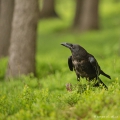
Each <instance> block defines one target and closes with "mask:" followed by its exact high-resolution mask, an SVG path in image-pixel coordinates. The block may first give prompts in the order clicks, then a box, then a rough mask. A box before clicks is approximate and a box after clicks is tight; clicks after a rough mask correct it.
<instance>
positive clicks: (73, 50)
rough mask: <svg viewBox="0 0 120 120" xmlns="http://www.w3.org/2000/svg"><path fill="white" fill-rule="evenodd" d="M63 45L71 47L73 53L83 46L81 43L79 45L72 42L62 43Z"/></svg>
mask: <svg viewBox="0 0 120 120" xmlns="http://www.w3.org/2000/svg"><path fill="white" fill-rule="evenodd" d="M61 45H63V46H65V47H67V48H69V49H70V50H71V52H72V53H74V52H77V51H79V50H80V48H81V47H80V46H79V45H77V44H71V43H62V44H61Z"/></svg>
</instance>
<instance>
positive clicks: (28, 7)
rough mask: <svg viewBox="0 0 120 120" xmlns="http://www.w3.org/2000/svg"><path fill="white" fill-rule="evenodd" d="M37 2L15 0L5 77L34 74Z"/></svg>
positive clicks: (35, 0)
mask: <svg viewBox="0 0 120 120" xmlns="http://www.w3.org/2000/svg"><path fill="white" fill-rule="evenodd" d="M38 17H39V9H38V0H15V9H14V17H13V23H12V27H13V30H12V34H11V45H10V51H9V61H8V68H7V73H6V77H19V76H20V75H22V74H24V75H27V74H29V73H34V74H35V52H36V51H35V48H36V30H37V21H38Z"/></svg>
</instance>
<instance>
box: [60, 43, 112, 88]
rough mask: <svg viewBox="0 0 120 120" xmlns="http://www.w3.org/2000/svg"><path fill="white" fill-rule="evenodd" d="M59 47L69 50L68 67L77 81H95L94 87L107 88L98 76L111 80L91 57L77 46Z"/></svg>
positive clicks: (66, 45)
mask: <svg viewBox="0 0 120 120" xmlns="http://www.w3.org/2000/svg"><path fill="white" fill-rule="evenodd" d="M61 45H63V46H65V47H67V48H69V49H70V50H71V53H72V55H71V56H70V57H69V58H68V66H69V69H70V70H71V71H73V70H74V71H75V73H76V75H77V80H78V81H79V80H80V77H82V78H86V79H87V80H89V81H90V80H93V79H96V80H97V83H96V84H95V86H100V84H102V85H103V86H104V87H105V88H107V86H106V85H105V84H104V83H103V82H102V81H101V79H100V78H99V75H100V74H101V75H104V76H105V77H107V78H109V79H111V77H110V76H109V75H107V74H106V73H104V72H103V71H102V70H101V68H100V66H99V64H98V62H97V60H96V59H95V58H94V56H93V55H91V54H90V53H88V52H87V51H86V50H85V49H84V48H83V47H81V46H80V45H77V44H71V43H62V44H61Z"/></svg>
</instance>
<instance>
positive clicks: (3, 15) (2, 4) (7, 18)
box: [0, 0, 14, 58]
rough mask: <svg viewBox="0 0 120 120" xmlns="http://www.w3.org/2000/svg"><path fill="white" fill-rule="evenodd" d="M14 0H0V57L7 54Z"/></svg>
mask: <svg viewBox="0 0 120 120" xmlns="http://www.w3.org/2000/svg"><path fill="white" fill-rule="evenodd" d="M13 10H14V0H1V1H0V58H1V57H4V56H7V55H8V49H9V46H10V35H11V29H12V28H11V24H12V18H13Z"/></svg>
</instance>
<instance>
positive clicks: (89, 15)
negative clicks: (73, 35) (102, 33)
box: [73, 0, 99, 31]
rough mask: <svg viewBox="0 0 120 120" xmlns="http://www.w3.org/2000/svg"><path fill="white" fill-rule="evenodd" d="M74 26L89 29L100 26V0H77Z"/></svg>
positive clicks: (84, 29)
mask: <svg viewBox="0 0 120 120" xmlns="http://www.w3.org/2000/svg"><path fill="white" fill-rule="evenodd" d="M76 3H77V6H76V14H75V19H74V24H73V28H75V29H77V30H79V31H87V30H92V29H98V28H99V13H98V4H99V0H77V2H76Z"/></svg>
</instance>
